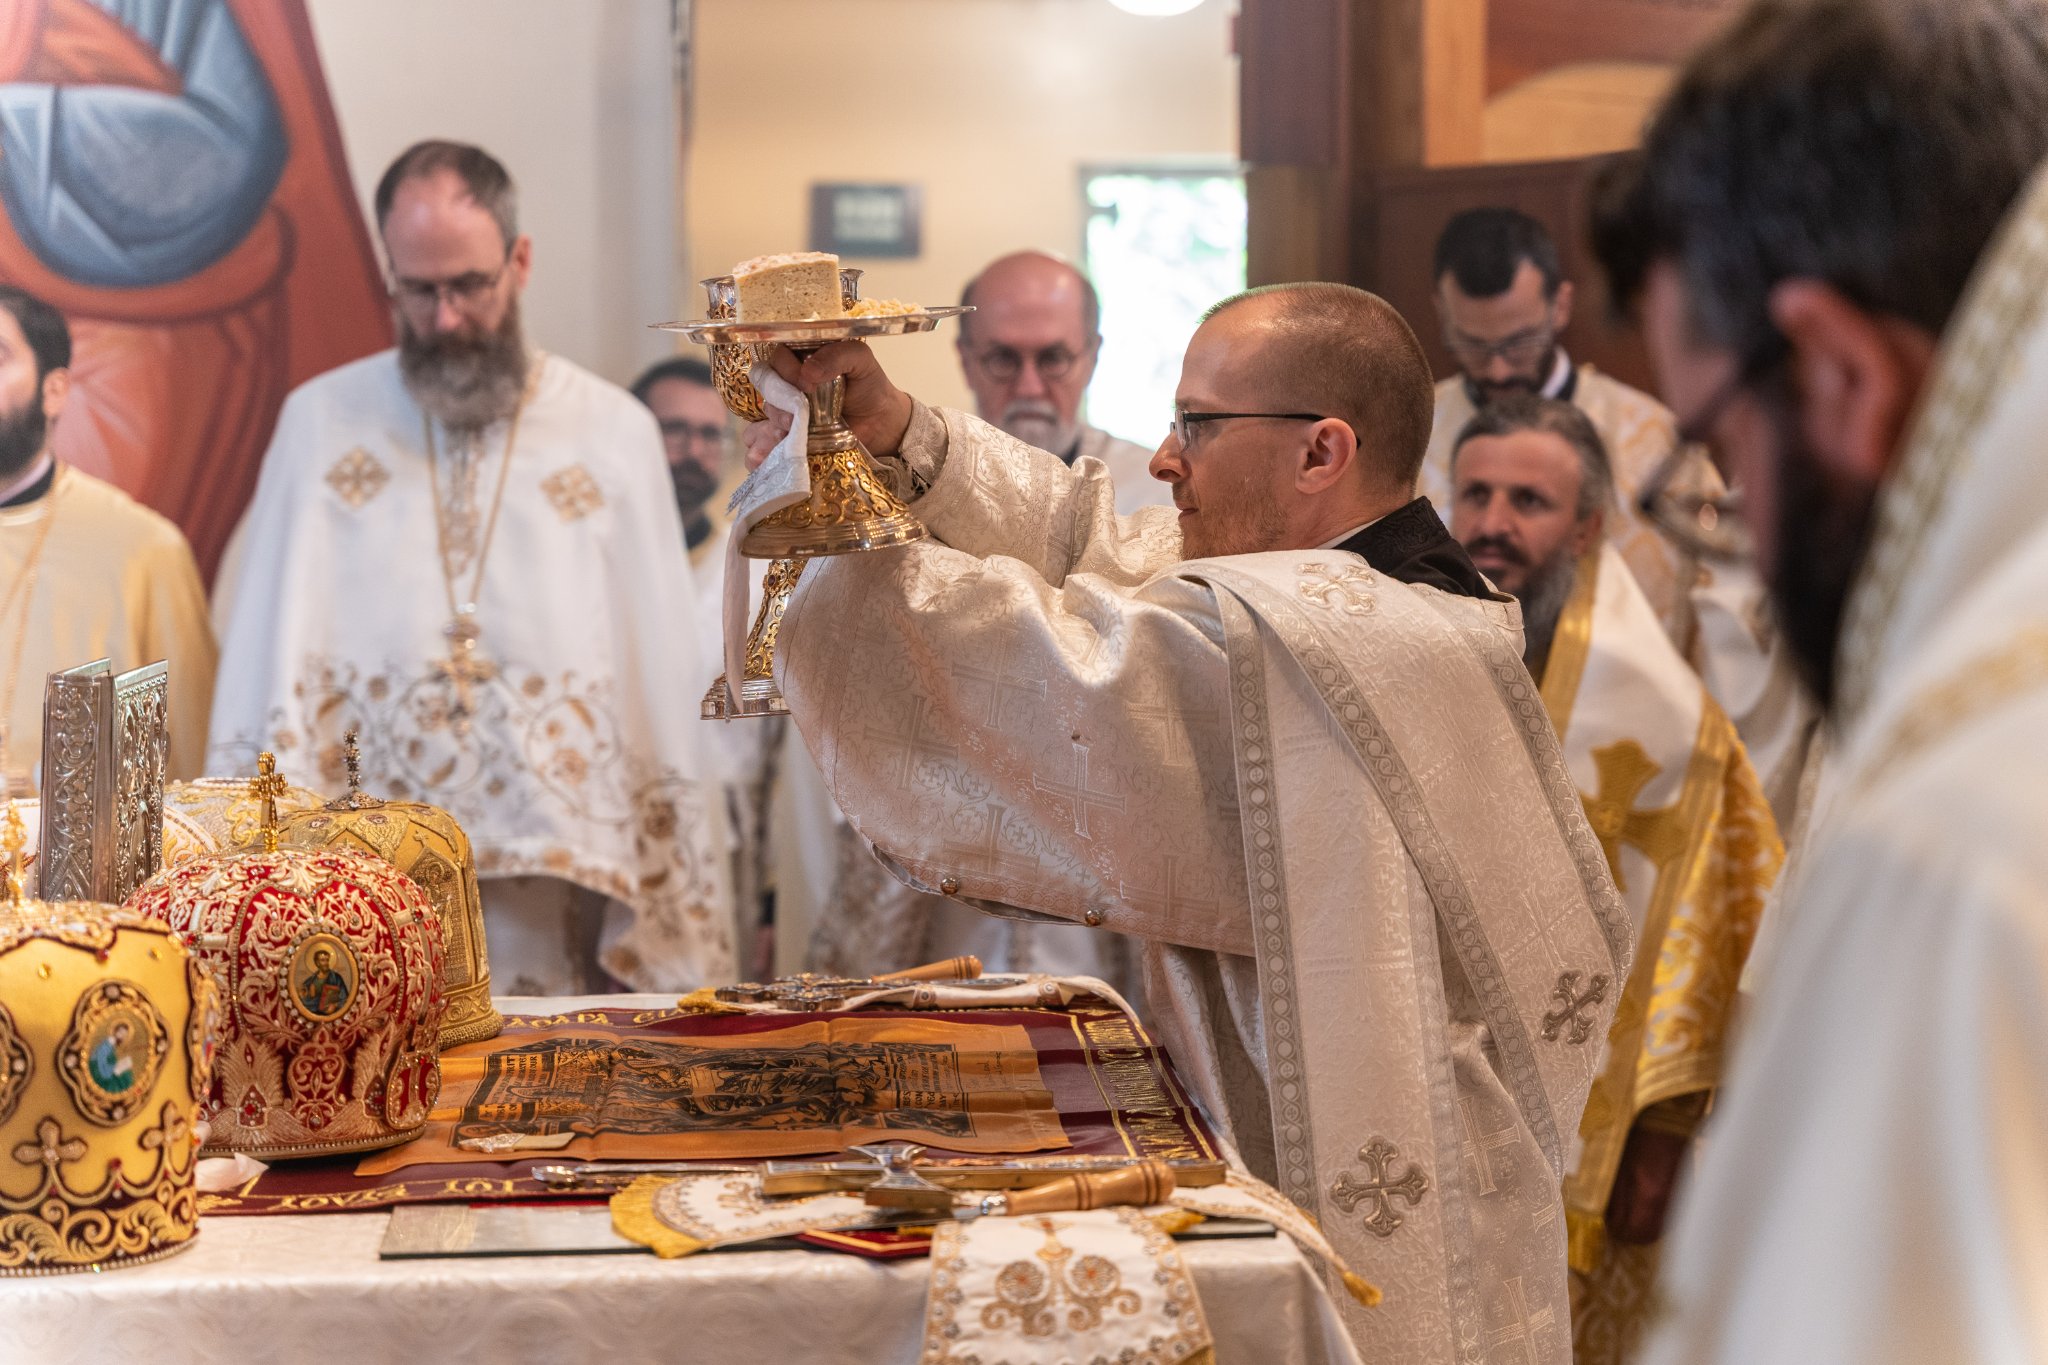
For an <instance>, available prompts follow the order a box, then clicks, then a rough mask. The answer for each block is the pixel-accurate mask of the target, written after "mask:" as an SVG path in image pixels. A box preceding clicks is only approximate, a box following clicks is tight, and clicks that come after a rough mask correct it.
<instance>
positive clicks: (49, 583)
mask: <svg viewBox="0 0 2048 1365" xmlns="http://www.w3.org/2000/svg"><path fill="white" fill-rule="evenodd" d="M70 390H71V328H70V326H69V324H67V323H66V322H65V320H64V316H63V314H61V313H59V312H58V311H57V310H56V309H55V308H53V307H51V306H50V305H49V304H48V303H45V302H44V301H43V300H42V299H39V298H37V297H36V296H35V295H33V294H30V293H28V292H26V291H25V290H21V289H17V288H14V287H13V286H11V285H0V641H4V642H5V643H4V646H0V647H4V648H5V649H6V651H7V652H6V659H7V665H6V677H5V680H4V682H0V689H4V691H0V774H4V776H5V781H6V791H7V792H8V793H10V794H12V795H15V796H21V797H26V796H32V795H34V794H35V792H36V790H37V784H38V779H39V776H40V773H39V768H40V764H41V761H42V735H43V682H44V679H46V678H47V677H48V676H49V675H50V674H52V673H56V672H61V671H62V670H64V669H67V668H75V667H77V666H78V665H79V664H86V663H91V662H92V661H93V660H95V659H110V660H112V662H113V666H114V668H115V670H116V671H117V672H118V671H125V670H127V669H131V668H137V667H140V666H141V665H143V664H153V663H156V662H158V661H162V662H164V663H167V664H169V665H170V682H169V686H170V714H169V718H168V719H169V729H170V752H169V754H168V755H167V757H166V760H165V772H166V775H167V776H169V777H173V778H192V777H197V776H198V775H199V771H200V766H199V765H200V760H201V757H202V755H203V753H204V751H205V748H206V712H207V707H208V705H209V704H210V702H211V701H212V697H213V669H214V644H213V629H212V627H211V626H210V625H209V624H208V623H207V619H206V590H205V589H204V588H203V587H201V586H200V582H199V568H198V566H197V565H196V564H194V563H193V561H192V547H191V546H189V545H187V544H186V543H185V537H184V535H183V534H182V533H181V532H180V531H179V530H178V528H177V527H176V526H175V525H173V524H172V523H171V522H170V520H169V519H168V518H166V517H164V516H162V515H160V514H159V513H157V512H155V511H153V510H152V509H150V508H148V507H144V506H143V505H142V504H140V503H138V502H136V501H135V500H134V499H133V498H131V497H129V496H128V495H127V494H126V493H124V492H122V491H121V490H120V489H118V488H116V487H114V486H113V485H112V484H110V483H105V482H102V481H101V480H99V479H96V478H94V477H93V476H92V475H90V474H87V473H86V472H85V471H84V470H82V469H78V468H76V467H75V466H72V465H69V464H65V463H62V462H60V461H59V460H57V459H56V457H55V456H54V455H52V454H51V450H50V436H51V432H52V431H53V429H54V428H55V426H56V423H57V421H58V419H59V417H60V416H61V414H62V413H63V411H64V406H65V401H66V399H67V398H68V397H69V395H70Z"/></svg>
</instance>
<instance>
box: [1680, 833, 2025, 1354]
mask: <svg viewBox="0 0 2048 1365" xmlns="http://www.w3.org/2000/svg"><path fill="white" fill-rule="evenodd" d="M1922 799H1924V798H1923V797H1922V795H1921V794H1919V793H1915V794H1914V796H1913V797H1912V799H1911V800H1910V801H1897V802H1893V803H1891V804H1892V806H1893V813H1892V817H1891V818H1887V819H1883V820H1868V819H1865V820H1861V821H1858V822H1856V826H1855V827H1852V828H1846V829H1845V828H1842V827H1841V826H1831V827H1830V828H1829V829H1828V830H1827V831H1826V832H1825V833H1823V834H1822V835H1821V836H1820V838H1821V844H1824V845H1825V846H1824V847H1823V846H1821V844H1817V845H1816V848H1815V853H1816V855H1817V856H1816V857H1815V858H1814V860H1813V862H1812V864H1811V866H1810V868H1809V869H1808V875H1807V876H1806V877H1805V879H1804V880H1803V882H1802V883H1801V885H1800V888H1798V890H1799V891H1800V893H1801V894H1800V897H1799V898H1800V901H1801V904H1800V906H1799V911H1798V915H1797V917H1796V919H1795V920H1794V921H1793V923H1792V924H1791V925H1790V927H1789V931H1788V933H1789V941H1788V942H1787V944H1786V945H1785V950H1784V955H1783V957H1782V958H1781V960H1780V963H1779V965H1778V968H1777V970H1776V971H1774V973H1773V975H1772V979H1771V982H1770V987H1769V989H1768V990H1767V991H1766V992H1765V993H1764V995H1763V997H1762V999H1761V1001H1760V1002H1759V1005H1758V1010H1759V1013H1758V1017H1757V1019H1756V1022H1755V1024H1754V1026H1753V1028H1752V1029H1751V1031H1750V1032H1749V1034H1748V1036H1746V1037H1745V1038H1744V1040H1743V1048H1742V1052H1741V1054H1740V1056H1739V1057H1738V1059H1737V1065H1736V1067H1735V1068H1734V1070H1733V1072H1732V1074H1731V1075H1730V1076H1729V1078H1728V1082H1727V1085H1726V1087H1725V1092H1724V1093H1725V1097H1726V1098H1725V1101H1724V1103H1723V1104H1722V1105H1721V1107H1719V1108H1718V1109H1717V1111H1716V1114H1715V1116H1714V1118H1713V1119H1712V1120H1710V1126H1709V1127H1708V1128H1707V1130H1706V1136H1705V1141H1704V1146H1703V1151H1702V1160H1701V1164H1700V1168H1699V1171H1698V1173H1697V1175H1696V1177H1695V1178H1694V1179H1693V1180H1692V1181H1690V1182H1689V1184H1688V1186H1687V1188H1686V1190H1685V1191H1684V1192H1683V1194H1682V1198H1681V1203H1680V1207H1679V1209H1678V1211H1677V1212H1678V1217H1677V1221H1676V1223H1675V1224H1674V1229H1673V1233H1672V1236H1671V1237H1670V1238H1669V1239H1668V1240H1667V1249H1666V1254H1665V1261H1664V1287H1665V1293H1664V1295H1663V1297H1665V1298H1667V1299H1668V1300H1669V1301H1670V1306H1671V1309H1672V1311H1671V1313H1670V1314H1669V1315H1668V1330H1667V1331H1666V1332H1665V1334H1664V1335H1663V1336H1662V1337H1660V1338H1659V1339H1658V1340H1657V1342H1656V1344H1655V1347H1654V1348H1653V1349H1652V1350H1651V1351H1650V1352H1649V1353H1648V1354H1647V1355H1646V1356H1645V1359H1647V1360H1650V1361H1654V1362H1657V1365H1678V1363H1679V1362H1683V1363H1684V1365H1707V1363H1708V1362H1711V1363H1712V1365H1738V1362H1739V1363H1740V1365H1773V1363H1774V1362H1783V1365H1794V1363H1795V1362H1797V1363H1799V1365H1804V1362H1808V1361H1823V1360H1825V1361H1857V1362H1863V1363H1865V1365H1908V1362H1920V1361H1935V1360H1941V1361H1993V1360H2001V1361H2002V1360H2043V1359H2048V1293H2044V1291H2043V1286H2044V1285H2048V899H2044V893H2043V890H2042V883H2041V879H2040V875H2039V866H2040V862H2041V860H2040V859H2039V858H2038V857H2034V856H2032V855H2031V853H2030V852H2028V853H2023V854H2021V855H2020V856H2010V857H2009V856H2005V855H2002V854H2001V855H1997V856H1989V857H1987V856H1985V849H1984V847H1983V844H1982V841H1981V840H1980V841H1977V842H1976V843H1975V844H1974V845H1973V844H1972V842H1971V841H1969V840H1958V839H1957V838H1956V837H1955V825H1956V824H1957V822H1956V821H1955V820H1953V819H1951V820H1947V821H1943V820H1940V819H1939V818H1936V819H1934V820H1931V821H1930V820H1929V819H1927V818H1926V817H1925V813H1924V812H1922V811H1919V810H1917V809H1909V807H1917V806H1918V804H1919V802H1920V801H1921V800H1922ZM1965 800H1967V798H1965ZM2013 823H2014V824H2015V825H2017V824H2018V823H2019V822H2018V821H2014V822H2013ZM1930 825H1933V826H1935V827H1934V828H1928V826H1930ZM1943 825H1946V826H1947V828H1946V829H1944V828H1941V827H1940V826H1943ZM1807 893H1811V894H1807Z"/></svg>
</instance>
